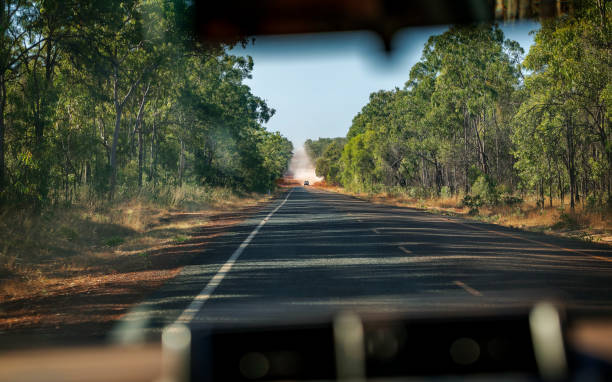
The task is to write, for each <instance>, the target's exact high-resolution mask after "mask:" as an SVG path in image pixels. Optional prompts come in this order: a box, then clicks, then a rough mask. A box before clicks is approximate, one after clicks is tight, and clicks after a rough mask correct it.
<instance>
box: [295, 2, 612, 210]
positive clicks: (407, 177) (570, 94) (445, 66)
mask: <svg viewBox="0 0 612 382" xmlns="http://www.w3.org/2000/svg"><path fill="white" fill-rule="evenodd" d="M611 30H612V2H602V1H595V0H587V1H584V2H580V4H578V5H576V8H575V9H574V11H573V12H572V13H571V14H569V15H567V16H564V17H562V18H558V19H551V20H545V21H543V22H542V25H541V28H540V29H539V30H537V31H535V45H533V46H532V47H531V49H530V51H529V53H528V54H527V56H526V57H525V59H524V61H523V55H524V51H523V50H522V48H521V47H520V45H519V44H518V43H517V42H516V41H511V40H507V39H506V38H505V37H504V35H503V32H502V30H501V29H500V28H499V27H498V26H497V25H490V24H481V25H469V26H451V27H450V28H449V29H448V30H447V31H446V32H444V33H442V34H440V35H437V36H431V37H430V38H429V40H428V42H427V43H426V45H425V47H424V49H423V52H422V57H421V60H420V61H419V62H418V63H417V64H415V65H414V66H413V67H412V69H411V71H410V77H409V79H408V81H407V82H406V83H405V86H404V88H403V89H398V88H396V89H394V90H391V91H386V90H380V91H378V92H374V93H372V94H371V95H370V99H369V102H368V103H367V104H366V105H365V106H364V107H363V108H362V110H361V111H360V112H359V113H358V114H357V115H356V116H355V117H354V118H353V121H352V125H351V127H350V129H349V131H348V133H347V139H348V141H347V143H346V144H345V145H344V148H343V149H342V153H341V155H340V160H339V161H336V160H335V158H337V155H335V154H334V155H329V156H326V155H323V152H324V150H323V149H321V146H323V145H322V144H321V142H325V141H323V140H322V139H319V140H318V141H313V142H309V145H308V146H307V147H309V152H310V153H311V156H312V157H313V158H320V159H317V161H316V165H317V173H318V174H320V175H321V176H325V177H326V179H327V178H332V179H334V183H339V184H341V185H342V186H344V187H346V188H348V189H351V190H354V191H357V192H375V191H376V190H389V189H396V188H398V187H399V188H401V189H404V190H406V191H407V193H409V194H411V195H413V196H414V197H426V196H429V195H437V196H444V197H448V196H450V195H457V194H463V195H465V198H464V204H465V205H466V206H469V207H470V208H474V209H475V210H474V211H473V212H474V213H477V208H478V207H480V206H482V205H495V204H498V203H500V202H501V203H504V204H505V205H508V206H513V205H517V204H520V203H521V202H522V196H524V195H526V194H533V195H536V196H537V197H538V200H539V201H538V203H539V205H541V206H543V205H544V202H545V198H546V197H548V198H549V201H552V199H553V198H555V197H557V198H561V199H562V200H565V199H567V198H568V196H569V200H570V206H571V207H572V208H573V207H574V203H575V201H576V200H577V199H578V196H580V198H581V201H582V202H583V203H585V206H586V207H588V208H592V209H596V208H598V206H599V208H601V207H602V206H604V205H606V204H607V203H609V204H611V205H612V131H611V130H610V120H611V118H610V116H611V115H612V85H611V82H612V81H611V77H610V76H611V75H612V71H610V67H612V56H611V55H610V54H609V53H610V46H611V44H612V40H611V36H612V35H611V34H610V31H611ZM521 61H523V62H521ZM525 69H526V70H525ZM335 163H338V164H339V168H338V169H337V173H338V174H339V176H336V177H334V176H332V175H331V174H332V173H336V168H333V169H332V165H334V164H335ZM517 193H520V194H521V195H522V196H521V197H519V196H516V194H517Z"/></svg>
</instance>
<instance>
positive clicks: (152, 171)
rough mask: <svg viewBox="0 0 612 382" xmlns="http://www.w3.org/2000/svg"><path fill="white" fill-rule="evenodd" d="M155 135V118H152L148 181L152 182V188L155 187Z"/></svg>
mask: <svg viewBox="0 0 612 382" xmlns="http://www.w3.org/2000/svg"><path fill="white" fill-rule="evenodd" d="M155 133H156V129H155V117H153V126H152V131H151V170H150V172H149V174H150V179H151V180H152V181H153V187H155V186H156V179H157V178H156V174H155V171H156V168H155V166H156V155H157V153H156V151H155Z"/></svg>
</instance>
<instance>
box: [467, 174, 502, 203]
mask: <svg viewBox="0 0 612 382" xmlns="http://www.w3.org/2000/svg"><path fill="white" fill-rule="evenodd" d="M472 194H473V195H474V196H475V197H476V198H478V199H480V200H481V201H482V202H483V204H485V205H489V206H494V205H497V204H498V203H499V197H500V195H499V193H498V192H497V188H496V185H495V182H494V181H493V179H491V178H490V177H489V176H487V175H481V176H479V177H478V179H476V181H475V182H474V184H473V185H472Z"/></svg>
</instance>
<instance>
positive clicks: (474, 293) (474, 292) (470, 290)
mask: <svg viewBox="0 0 612 382" xmlns="http://www.w3.org/2000/svg"><path fill="white" fill-rule="evenodd" d="M453 284H455V285H457V286H458V287H461V288H463V289H465V291H466V292H468V293H469V294H471V295H472V296H476V297H482V293H480V292H479V291H477V290H476V289H474V288H472V287H471V286H469V285H467V284H466V283H464V282H463V281H459V280H455V281H453Z"/></svg>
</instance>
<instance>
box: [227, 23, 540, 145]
mask: <svg viewBox="0 0 612 382" xmlns="http://www.w3.org/2000/svg"><path fill="white" fill-rule="evenodd" d="M537 28H538V24H536V23H533V22H530V23H520V24H511V25H505V26H502V30H503V31H504V33H505V35H506V38H510V39H513V40H516V41H518V42H519V43H520V44H521V46H522V47H523V49H525V52H527V51H528V50H529V46H531V44H532V43H533V36H532V35H529V31H532V30H534V29H537ZM446 29H447V27H428V28H418V29H416V28H413V29H408V30H405V31H402V32H400V33H399V34H398V35H397V37H396V38H395V39H394V50H393V53H392V54H391V56H388V55H387V54H385V53H384V52H383V51H382V49H381V46H380V43H379V42H378V40H377V38H376V37H375V36H373V35H371V34H369V33H367V32H354V33H336V34H326V35H321V36H318V37H317V36H304V37H297V38H296V37H293V38H283V37H265V38H257V39H256V41H255V44H253V45H249V46H248V47H247V48H246V49H242V48H235V49H234V51H233V53H234V54H241V55H246V54H248V55H251V56H252V57H253V60H254V62H255V67H254V70H253V78H252V79H251V80H247V82H246V83H247V85H249V86H250V87H251V89H252V91H253V93H254V94H255V95H257V96H259V97H261V98H263V99H265V100H266V102H267V103H268V105H269V106H270V107H273V108H274V109H276V114H275V115H274V116H273V117H272V119H271V120H270V121H269V122H268V123H267V125H266V127H267V129H268V130H270V131H280V132H281V134H283V135H284V136H286V137H288V138H289V139H290V140H291V141H292V142H293V143H294V145H296V146H299V145H301V144H302V143H303V142H304V141H305V140H306V139H308V138H311V139H317V138H319V137H337V136H344V135H346V133H347V131H348V129H349V127H350V125H351V120H352V119H353V117H354V116H355V114H357V113H358V112H359V111H360V110H361V108H362V107H363V106H364V105H365V104H366V103H367V102H368V97H369V95H370V93H372V92H375V91H378V90H380V89H386V90H389V89H393V88H395V87H400V88H401V87H403V85H404V83H405V82H406V80H408V77H409V73H410V68H411V67H412V65H414V64H415V63H416V62H417V61H418V60H419V59H420V57H421V51H422V49H423V46H424V44H425V43H426V41H427V39H428V38H429V36H430V35H432V34H440V33H442V32H444V31H445V30H446Z"/></svg>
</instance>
